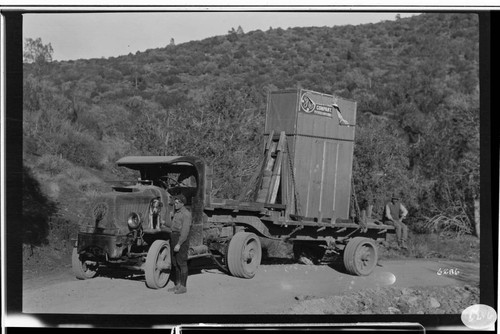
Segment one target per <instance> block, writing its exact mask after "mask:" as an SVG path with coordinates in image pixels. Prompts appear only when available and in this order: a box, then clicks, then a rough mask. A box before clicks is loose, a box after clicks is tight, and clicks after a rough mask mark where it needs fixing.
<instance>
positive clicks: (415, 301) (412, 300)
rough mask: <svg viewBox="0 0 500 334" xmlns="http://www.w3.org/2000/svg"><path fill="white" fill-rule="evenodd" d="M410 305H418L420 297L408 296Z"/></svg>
mask: <svg viewBox="0 0 500 334" xmlns="http://www.w3.org/2000/svg"><path fill="white" fill-rule="evenodd" d="M408 305H410V306H417V305H418V297H417V296H413V297H410V298H408Z"/></svg>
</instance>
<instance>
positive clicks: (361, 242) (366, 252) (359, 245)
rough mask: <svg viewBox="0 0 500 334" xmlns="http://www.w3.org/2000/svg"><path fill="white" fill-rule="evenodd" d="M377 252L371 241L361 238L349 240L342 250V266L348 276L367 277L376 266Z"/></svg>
mask: <svg viewBox="0 0 500 334" xmlns="http://www.w3.org/2000/svg"><path fill="white" fill-rule="evenodd" d="M377 260H378V252H377V246H376V245H375V243H374V242H373V240H371V239H368V238H363V237H355V238H353V239H351V240H350V241H349V242H348V243H347V246H346V247H345V249H344V265H345V268H346V269H347V271H348V272H349V273H350V274H354V275H358V276H367V275H369V274H371V272H372V271H373V269H374V268H375V266H376V265H377Z"/></svg>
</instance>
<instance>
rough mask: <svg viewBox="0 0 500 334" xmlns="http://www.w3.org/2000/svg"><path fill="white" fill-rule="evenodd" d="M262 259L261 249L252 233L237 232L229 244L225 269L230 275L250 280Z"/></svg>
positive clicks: (257, 239) (258, 241)
mask: <svg viewBox="0 0 500 334" xmlns="http://www.w3.org/2000/svg"><path fill="white" fill-rule="evenodd" d="M261 259H262V247H261V244H260V240H259V238H258V237H257V236H256V235H255V234H254V233H249V232H238V233H236V234H235V235H234V236H233V238H232V239H231V241H230V242H229V248H228V251H227V267H228V269H229V272H230V273H231V275H233V276H235V277H241V278H252V277H254V276H255V272H256V271H257V268H258V267H259V265H260V261H261Z"/></svg>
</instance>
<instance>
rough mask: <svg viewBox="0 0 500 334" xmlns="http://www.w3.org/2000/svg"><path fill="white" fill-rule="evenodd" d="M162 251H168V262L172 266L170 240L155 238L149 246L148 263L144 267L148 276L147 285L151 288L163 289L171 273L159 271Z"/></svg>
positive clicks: (145, 274)
mask: <svg viewBox="0 0 500 334" xmlns="http://www.w3.org/2000/svg"><path fill="white" fill-rule="evenodd" d="M162 251H166V252H167V254H166V255H167V256H166V259H165V260H166V262H167V266H168V267H170V266H171V264H172V262H171V260H172V259H171V258H170V242H169V241H165V240H155V241H154V242H153V244H152V245H151V247H149V250H148V254H147V256H146V265H145V268H144V276H145V278H146V286H147V287H148V288H151V289H161V288H163V287H165V285H167V283H168V278H169V273H165V272H163V273H158V268H157V266H158V257H159V256H160V253H161V252H162ZM162 275H163V276H162Z"/></svg>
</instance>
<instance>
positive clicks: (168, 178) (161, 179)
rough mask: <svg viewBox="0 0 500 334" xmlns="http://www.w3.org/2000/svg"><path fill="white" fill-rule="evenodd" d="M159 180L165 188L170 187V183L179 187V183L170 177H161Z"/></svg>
mask: <svg viewBox="0 0 500 334" xmlns="http://www.w3.org/2000/svg"><path fill="white" fill-rule="evenodd" d="M159 180H160V181H161V182H162V183H163V184H164V185H165V188H170V187H171V185H170V184H171V183H170V182H169V181H171V182H173V184H174V185H176V186H178V187H180V186H181V183H180V182H179V181H177V180H176V179H174V178H173V177H170V176H162V177H160V178H159Z"/></svg>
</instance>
